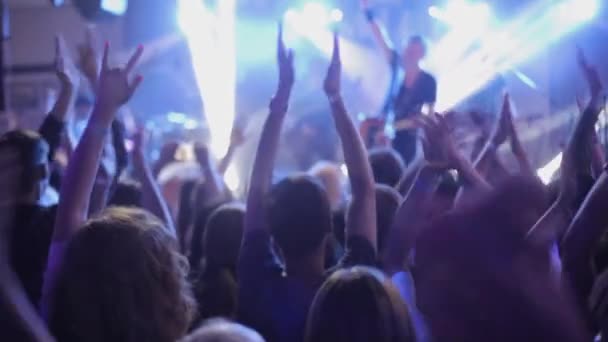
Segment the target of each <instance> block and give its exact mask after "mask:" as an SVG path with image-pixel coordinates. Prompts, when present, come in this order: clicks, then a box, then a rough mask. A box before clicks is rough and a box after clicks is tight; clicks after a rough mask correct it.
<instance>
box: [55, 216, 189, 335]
mask: <svg viewBox="0 0 608 342" xmlns="http://www.w3.org/2000/svg"><path fill="white" fill-rule="evenodd" d="M187 268H188V267H187V261H186V260H185V258H184V257H182V256H181V255H180V254H179V253H178V252H177V243H176V241H175V238H174V237H173V236H172V235H171V234H170V233H169V232H168V231H167V230H166V228H165V227H164V226H163V224H162V223H161V222H160V221H159V220H158V219H156V218H155V217H154V216H152V215H151V214H149V213H148V212H146V211H143V210H140V209H132V208H110V209H108V210H106V212H104V213H103V214H102V216H101V217H99V218H96V219H93V220H90V221H89V222H87V223H86V224H85V226H84V227H82V228H81V229H80V230H79V232H78V233H76V235H75V236H74V237H73V238H72V240H70V242H69V244H68V246H67V248H66V252H65V261H64V264H63V265H62V269H61V271H60V274H59V277H58V282H57V288H56V291H55V293H54V298H53V306H52V311H51V313H50V327H51V330H52V332H53V333H54V335H55V336H56V337H57V339H58V340H59V341H93V342H95V341H99V342H101V341H116V342H131V341H132V342H135V341H158V342H173V341H175V340H177V339H179V338H181V337H183V336H184V335H185V333H186V332H187V329H188V326H189V324H190V321H191V318H192V316H193V312H194V308H195V304H194V300H193V299H192V296H191V292H190V288H189V286H188V283H187V281H186V273H187Z"/></svg>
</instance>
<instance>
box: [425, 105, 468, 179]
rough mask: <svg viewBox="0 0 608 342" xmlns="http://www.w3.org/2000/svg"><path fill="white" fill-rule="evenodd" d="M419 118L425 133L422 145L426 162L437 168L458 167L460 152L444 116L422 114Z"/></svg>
mask: <svg viewBox="0 0 608 342" xmlns="http://www.w3.org/2000/svg"><path fill="white" fill-rule="evenodd" d="M420 120H421V121H422V128H423V130H424V134H425V136H424V138H423V139H422V146H423V149H424V156H425V159H426V160H427V162H428V163H430V164H431V165H432V166H435V167H437V168H445V169H450V168H458V166H459V161H460V154H459V152H458V150H457V149H456V145H455V144H454V141H453V140H452V135H451V133H450V129H449V127H448V125H447V123H446V121H445V118H443V117H442V116H441V115H439V114H434V115H432V116H431V117H427V116H422V117H420Z"/></svg>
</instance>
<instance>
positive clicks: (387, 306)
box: [306, 267, 415, 342]
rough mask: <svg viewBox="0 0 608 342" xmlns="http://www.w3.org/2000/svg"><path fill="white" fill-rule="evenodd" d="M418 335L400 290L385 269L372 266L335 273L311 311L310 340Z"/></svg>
mask: <svg viewBox="0 0 608 342" xmlns="http://www.w3.org/2000/svg"><path fill="white" fill-rule="evenodd" d="M414 336H415V334H414V330H413V327H412V323H411V321H410V317H409V314H408V311H407V307H406V306H405V303H404V302H403V300H402V299H401V297H400V295H399V293H398V292H397V289H396V288H395V287H394V285H393V284H392V282H391V281H390V279H388V278H386V277H385V276H384V275H383V274H382V272H380V271H378V270H375V269H372V268H368V267H353V268H350V269H342V270H339V271H337V272H335V273H334V274H332V275H331V276H330V277H329V278H328V279H327V280H326V281H325V283H324V284H323V285H322V286H321V288H320V289H319V291H318V292H317V295H316V296H315V299H314V301H313V303H312V306H311V308H310V312H309V313H308V321H307V327H306V341H307V342H330V341H331V342H357V341H361V342H364V341H378V342H385V341H386V342H389V341H390V342H407V341H414V340H415V337H414Z"/></svg>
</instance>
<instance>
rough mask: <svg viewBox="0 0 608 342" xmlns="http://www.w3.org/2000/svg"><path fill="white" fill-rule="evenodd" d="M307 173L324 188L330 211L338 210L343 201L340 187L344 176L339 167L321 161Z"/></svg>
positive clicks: (342, 190)
mask: <svg viewBox="0 0 608 342" xmlns="http://www.w3.org/2000/svg"><path fill="white" fill-rule="evenodd" d="M308 173H309V174H311V175H312V176H314V177H316V178H317V179H318V180H319V181H320V182H321V184H322V185H323V187H324V188H325V191H326V192H327V196H328V198H329V204H330V206H331V209H332V210H334V211H335V210H337V209H338V208H340V205H342V201H343V199H344V188H343V186H342V184H343V179H344V174H343V173H342V171H341V170H340V167H339V166H338V165H336V164H334V163H330V162H325V161H322V162H317V163H316V164H315V165H313V166H312V167H311V168H310V170H309V171H308Z"/></svg>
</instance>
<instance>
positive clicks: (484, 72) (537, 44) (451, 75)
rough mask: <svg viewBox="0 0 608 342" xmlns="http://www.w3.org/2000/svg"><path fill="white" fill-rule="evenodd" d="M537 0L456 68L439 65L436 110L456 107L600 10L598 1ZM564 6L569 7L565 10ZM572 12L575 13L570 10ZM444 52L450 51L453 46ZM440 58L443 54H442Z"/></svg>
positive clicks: (483, 38) (487, 36) (485, 40)
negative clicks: (504, 72)
mask: <svg viewBox="0 0 608 342" xmlns="http://www.w3.org/2000/svg"><path fill="white" fill-rule="evenodd" d="M556 2H557V1H553V0H545V1H538V2H536V3H535V4H533V5H532V6H531V7H529V8H528V9H527V10H526V11H525V12H524V13H523V14H522V15H521V16H519V17H518V18H516V19H515V20H513V21H512V22H511V23H508V24H506V25H503V27H502V28H501V29H500V30H498V31H495V32H490V33H488V34H485V35H483V36H482V38H481V39H482V46H481V47H480V48H479V49H477V50H476V51H475V52H473V53H470V54H468V55H467V56H464V58H462V59H460V60H459V61H458V62H457V63H454V64H452V65H457V66H458V67H457V68H454V67H445V66H444V67H439V68H437V69H438V70H439V71H440V72H438V73H437V75H438V78H439V88H440V89H443V91H442V92H441V93H440V94H439V99H438V101H437V109H438V110H440V111H443V110H447V109H450V108H453V106H455V105H457V104H458V103H460V102H461V101H463V100H464V99H466V98H468V97H469V96H470V95H472V94H474V93H475V92H476V91H478V90H479V89H481V88H482V87H483V86H484V85H485V84H487V83H488V82H489V81H490V80H492V79H493V78H494V77H495V76H496V75H497V74H499V73H501V72H503V71H505V70H507V69H511V68H513V67H514V66H516V65H517V64H520V63H522V62H524V61H526V60H528V59H530V58H532V57H533V56H535V55H536V54H538V53H539V52H541V51H543V50H545V49H546V48H547V47H548V46H549V45H550V44H552V43H554V42H555V41H556V40H558V39H559V38H561V37H562V36H564V35H565V34H567V33H569V32H571V31H573V30H575V29H577V28H578V27H580V26H581V25H582V24H583V23H584V22H585V21H587V20H589V19H590V18H591V17H593V15H594V11H596V10H597V7H598V6H597V0H583V1H579V0H562V1H561V2H557V3H556ZM565 9H569V10H568V11H566V10H565ZM570 12H572V13H570ZM445 50H447V52H446V53H441V54H443V55H446V54H450V49H445ZM439 57H441V56H439Z"/></svg>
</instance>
